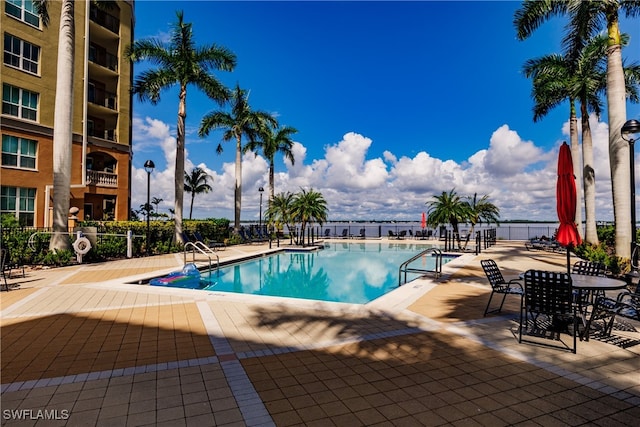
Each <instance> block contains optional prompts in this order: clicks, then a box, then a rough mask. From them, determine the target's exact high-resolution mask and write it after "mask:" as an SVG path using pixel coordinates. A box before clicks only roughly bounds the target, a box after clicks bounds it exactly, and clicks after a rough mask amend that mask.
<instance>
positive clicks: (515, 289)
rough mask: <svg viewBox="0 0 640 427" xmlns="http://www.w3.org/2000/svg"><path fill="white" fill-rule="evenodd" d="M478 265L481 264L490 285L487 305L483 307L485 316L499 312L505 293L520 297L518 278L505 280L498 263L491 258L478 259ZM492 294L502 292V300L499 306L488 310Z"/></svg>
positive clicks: (520, 288) (521, 291)
mask: <svg viewBox="0 0 640 427" xmlns="http://www.w3.org/2000/svg"><path fill="white" fill-rule="evenodd" d="M480 265H482V269H483V270H484V274H485V275H486V276H487V279H489V284H490V285H491V295H490V296H489V301H488V302H487V307H486V308H485V309H484V315H485V316H486V315H487V314H489V313H499V312H501V311H502V306H503V305H504V300H505V299H506V298H507V295H519V296H520V299H522V295H523V290H522V284H521V283H520V280H519V279H512V280H509V281H508V282H507V281H506V280H505V279H504V277H503V276H502V272H500V269H499V268H498V264H496V262H495V261H494V260H492V259H484V260H482V261H480ZM494 294H502V301H501V302H500V307H498V308H497V309H495V310H491V311H489V306H490V305H491V300H492V299H493V295H494Z"/></svg>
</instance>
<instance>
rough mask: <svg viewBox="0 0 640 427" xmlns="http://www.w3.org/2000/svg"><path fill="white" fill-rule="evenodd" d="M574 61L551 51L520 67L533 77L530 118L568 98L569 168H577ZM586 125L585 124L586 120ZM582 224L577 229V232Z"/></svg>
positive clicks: (579, 213)
mask: <svg viewBox="0 0 640 427" xmlns="http://www.w3.org/2000/svg"><path fill="white" fill-rule="evenodd" d="M573 69H574V64H572V62H571V61H570V59H569V58H567V57H565V56H562V55H558V54H551V55H546V56H543V57H541V58H535V59H530V60H528V61H526V62H525V64H524V66H523V72H524V75H525V76H526V77H528V78H531V79H532V80H533V88H532V91H531V94H532V97H533V99H534V102H535V103H534V106H533V121H534V122H537V121H539V120H540V119H542V118H543V117H544V116H546V115H547V113H548V112H549V111H550V110H551V109H553V108H554V107H557V106H558V105H560V104H561V103H563V102H564V101H566V100H568V101H569V138H570V140H571V154H572V159H573V166H574V167H573V169H574V170H575V171H578V170H580V167H579V164H580V163H579V157H578V156H579V154H580V147H579V145H578V119H577V117H576V106H575V95H574V94H573V93H572V91H571V88H572V84H573V76H574V73H573ZM587 125H588V123H587ZM576 186H577V188H576V191H577V194H580V193H581V190H580V181H579V180H576ZM575 220H576V222H577V223H578V224H582V210H581V209H578V210H576V218H575ZM581 229H582V227H580V228H579V230H580V234H581V235H582V232H581Z"/></svg>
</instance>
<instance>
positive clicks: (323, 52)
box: [132, 0, 640, 221]
mask: <svg viewBox="0 0 640 427" xmlns="http://www.w3.org/2000/svg"><path fill="white" fill-rule="evenodd" d="M135 7H136V10H135V12H136V27H135V35H136V39H142V38H159V39H166V37H167V36H168V34H169V31H170V28H171V24H172V23H174V22H175V21H176V11H177V10H182V11H184V19H185V21H186V22H191V23H192V24H193V31H194V35H195V41H196V43H197V44H211V43H215V44H218V45H221V46H224V47H226V48H228V49H230V50H231V51H233V52H234V53H235V54H236V56H237V61H238V64H237V67H236V69H235V70H234V71H233V72H230V73H229V72H218V73H217V74H216V75H217V77H218V78H219V79H220V80H221V81H222V82H223V83H224V84H225V85H227V86H228V87H233V86H235V84H236V83H238V84H240V86H241V87H242V88H244V89H247V90H249V91H250V98H249V100H250V104H251V105H252V107H253V108H254V109H259V110H264V111H267V112H270V113H272V114H274V115H276V116H277V118H278V120H279V122H280V123H281V124H283V125H290V126H294V127H296V128H297V129H298V130H299V132H298V133H297V134H296V135H294V138H293V139H294V141H296V143H297V144H296V146H295V149H294V154H295V156H296V162H295V165H290V164H288V163H286V162H284V161H283V159H282V158H280V157H277V159H276V174H277V176H276V192H281V191H292V192H295V191H298V190H299V189H300V188H301V187H304V188H313V189H314V190H317V191H320V192H322V193H323V195H324V196H325V198H326V199H327V202H328V206H329V218H330V219H332V220H343V219H352V220H391V219H397V220H413V219H415V220H416V221H418V220H419V218H420V214H421V212H422V211H424V210H425V202H427V201H428V200H430V199H431V197H432V196H433V195H435V194H440V193H441V192H442V191H449V190H451V189H453V188H455V189H456V192H458V193H459V194H460V195H470V196H471V195H473V194H474V193H478V194H479V195H484V194H487V195H489V197H490V198H491V200H492V201H493V202H494V203H495V204H496V205H497V206H498V207H499V208H500V210H501V217H502V219H503V220H506V219H539V220H555V218H556V213H555V167H556V159H557V149H558V146H559V145H560V143H561V142H562V141H563V140H568V124H567V118H568V113H569V112H568V106H566V105H565V106H560V107H558V108H557V109H555V110H554V111H552V112H551V113H550V114H549V115H548V116H547V117H545V118H544V119H543V120H542V121H540V122H538V123H534V122H533V120H532V113H531V108H532V101H531V99H530V92H531V82H530V81H529V80H528V79H526V78H525V77H524V76H523V75H522V73H521V69H522V64H523V63H524V62H525V61H526V60H527V59H529V58H534V57H539V56H542V55H545V54H549V53H557V52H560V47H559V41H560V39H561V37H562V35H563V31H564V21H563V20H561V19H557V18H556V19H553V20H552V21H550V22H548V23H547V24H545V25H544V26H543V27H541V28H540V29H539V30H538V31H537V32H536V33H535V34H534V36H533V37H531V38H530V39H528V40H526V41H523V42H521V41H518V40H517V39H516V37H515V30H514V27H513V23H512V22H513V14H514V12H515V11H516V10H517V9H518V8H519V7H520V2H514V1H493V2H488V1H471V2H458V1H449V2H435V1H424V2H416V1H412V2H360V1H353V2H293V1H291V2H269V1H263V2H244V1H237V2H226V1H224V2H219V1H215V2H214V1H180V2H178V1H145V0H142V1H141V0H138V1H136V6H135ZM621 29H622V31H624V32H627V33H629V34H630V36H631V41H630V45H629V46H628V47H627V48H626V49H625V50H624V51H623V57H625V58H626V60H627V61H636V62H637V61H640V25H637V22H633V23H631V22H630V21H628V20H625V19H623V20H622V23H621ZM144 67H145V64H136V65H135V67H134V73H135V74H136V75H137V74H138V73H139V72H140V71H141V70H143V69H144ZM177 105H178V100H177V91H176V90H167V91H165V92H163V93H162V98H161V102H160V103H159V104H157V105H151V104H150V103H139V102H138V101H137V100H135V101H134V106H133V112H134V132H133V138H134V142H133V150H134V156H133V165H134V171H133V189H134V191H133V200H132V206H133V208H134V209H135V208H137V207H138V206H139V205H140V204H143V203H144V202H145V201H146V173H145V172H144V169H143V168H142V165H143V163H144V162H145V160H147V159H151V160H153V161H154V162H155V164H156V170H155V171H154V172H153V175H152V184H151V185H152V191H151V193H152V197H159V198H162V199H163V203H162V204H161V205H160V212H167V210H168V209H169V208H170V207H173V162H174V156H175V127H176V117H177ZM218 108H219V107H218V106H217V105H216V104H214V103H213V102H212V101H210V100H208V99H207V98H206V97H205V96H203V95H202V94H200V93H199V92H198V90H197V89H196V88H195V87H189V88H188V95H187V163H186V166H185V169H186V170H190V169H191V168H192V167H194V166H200V167H203V168H205V169H206V170H207V172H208V173H209V174H210V175H211V176H212V178H213V182H212V183H211V185H212V187H213V188H214V191H213V192H211V193H209V194H206V195H198V196H197V197H196V202H195V206H194V218H207V217H227V218H232V217H233V213H232V210H231V208H232V206H233V183H234V170H233V159H234V157H233V154H234V153H233V150H234V147H233V144H230V143H225V144H223V147H224V150H225V151H224V153H223V154H222V155H218V154H216V153H215V148H216V146H217V145H218V143H219V142H220V134H219V133H215V132H214V133H212V134H211V135H209V136H208V137H207V138H204V139H201V138H199V137H198V136H197V129H198V126H199V124H200V119H201V118H202V116H203V115H204V114H206V113H208V112H210V111H213V110H216V109H218ZM627 117H628V118H636V119H640V106H638V105H632V104H628V105H627ZM606 122H607V117H606V111H605V114H603V116H602V117H601V119H600V121H598V120H597V119H596V118H595V117H593V118H592V128H593V132H594V138H595V140H594V144H595V146H594V150H595V155H596V162H595V169H596V185H597V216H598V219H599V220H611V219H612V217H613V215H612V207H611V185H610V180H609V166H608V153H607V132H608V131H607V124H606ZM638 175H639V174H636V176H638ZM267 180H268V178H267V163H266V162H265V160H264V159H263V158H262V157H260V156H257V157H256V156H255V155H253V154H248V155H247V156H246V157H245V158H244V161H243V200H242V219H243V220H257V217H258V210H259V196H258V194H259V193H258V191H257V189H258V187H260V186H263V187H265V188H267ZM189 206H190V197H189V195H188V194H187V195H185V213H186V216H188V212H189Z"/></svg>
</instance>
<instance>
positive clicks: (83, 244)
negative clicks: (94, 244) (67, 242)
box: [73, 237, 91, 255]
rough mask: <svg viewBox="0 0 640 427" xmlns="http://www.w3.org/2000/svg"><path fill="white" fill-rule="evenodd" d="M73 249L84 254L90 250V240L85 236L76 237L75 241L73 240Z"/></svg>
mask: <svg viewBox="0 0 640 427" xmlns="http://www.w3.org/2000/svg"><path fill="white" fill-rule="evenodd" d="M73 249H74V250H75V251H76V253H77V254H79V255H85V254H86V253H87V252H89V251H90V250H91V242H90V241H89V239H87V238H86V237H78V238H77V239H76V241H75V242H73Z"/></svg>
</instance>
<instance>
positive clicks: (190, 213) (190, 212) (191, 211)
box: [189, 191, 196, 219]
mask: <svg viewBox="0 0 640 427" xmlns="http://www.w3.org/2000/svg"><path fill="white" fill-rule="evenodd" d="M195 198H196V193H195V191H194V192H192V193H191V207H190V208H189V219H192V215H193V200H194V199H195Z"/></svg>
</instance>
